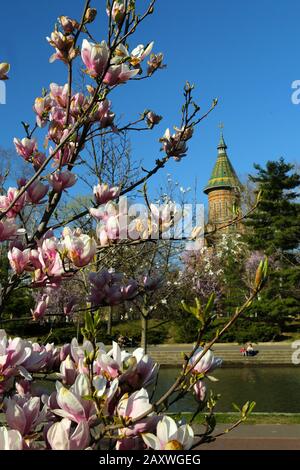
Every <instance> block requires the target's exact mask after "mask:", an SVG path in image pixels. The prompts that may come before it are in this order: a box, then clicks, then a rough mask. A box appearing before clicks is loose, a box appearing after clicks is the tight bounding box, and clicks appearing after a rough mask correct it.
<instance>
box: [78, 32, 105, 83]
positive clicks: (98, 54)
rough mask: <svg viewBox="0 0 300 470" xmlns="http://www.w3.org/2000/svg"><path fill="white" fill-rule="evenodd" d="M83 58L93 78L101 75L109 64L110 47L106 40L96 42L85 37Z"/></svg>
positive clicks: (87, 71)
mask: <svg viewBox="0 0 300 470" xmlns="http://www.w3.org/2000/svg"><path fill="white" fill-rule="evenodd" d="M81 58H82V61H83V63H84V64H85V66H86V73H87V74H88V75H90V76H91V77H93V78H96V77H99V76H101V75H102V74H103V72H104V71H105V68H106V66H107V63H108V58H109V48H108V46H107V44H106V42H105V41H102V42H101V43H100V44H94V43H92V42H89V41H87V39H84V40H83V41H82V48H81Z"/></svg>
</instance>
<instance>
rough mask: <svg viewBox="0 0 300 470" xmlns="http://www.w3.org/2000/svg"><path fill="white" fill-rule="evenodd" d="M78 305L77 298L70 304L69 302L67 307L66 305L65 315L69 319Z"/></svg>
mask: <svg viewBox="0 0 300 470" xmlns="http://www.w3.org/2000/svg"><path fill="white" fill-rule="evenodd" d="M76 303H77V298H76V297H72V298H71V299H70V300H69V302H67V303H66V304H65V305H64V308H63V310H64V315H66V316H67V317H70V316H71V315H72V313H73V311H74V308H75V306H76Z"/></svg>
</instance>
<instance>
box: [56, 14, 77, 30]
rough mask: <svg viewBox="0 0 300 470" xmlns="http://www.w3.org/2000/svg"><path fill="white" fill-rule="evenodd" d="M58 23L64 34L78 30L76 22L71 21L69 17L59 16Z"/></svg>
mask: <svg viewBox="0 0 300 470" xmlns="http://www.w3.org/2000/svg"><path fill="white" fill-rule="evenodd" d="M59 22H60V24H61V26H62V28H63V30H64V32H65V33H67V34H69V33H72V32H73V31H74V29H78V27H79V25H78V23H77V21H76V20H72V19H71V18H69V16H60V17H59Z"/></svg>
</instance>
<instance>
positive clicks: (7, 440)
mask: <svg viewBox="0 0 300 470" xmlns="http://www.w3.org/2000/svg"><path fill="white" fill-rule="evenodd" d="M22 449H23V438H22V436H21V434H20V433H19V431H16V430H14V429H10V430H8V429H7V428H6V427H4V426H1V427H0V450H22Z"/></svg>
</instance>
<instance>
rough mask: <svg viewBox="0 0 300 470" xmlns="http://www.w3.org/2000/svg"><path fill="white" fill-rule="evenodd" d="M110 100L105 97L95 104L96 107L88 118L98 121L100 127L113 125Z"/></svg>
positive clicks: (113, 116)
mask: <svg viewBox="0 0 300 470" xmlns="http://www.w3.org/2000/svg"><path fill="white" fill-rule="evenodd" d="M110 108H111V101H109V100H107V99H105V100H103V101H101V102H100V103H98V104H97V107H96V109H94V110H93V112H92V113H91V115H90V120H91V121H92V122H94V121H98V122H99V123H100V127H101V129H105V128H106V127H109V126H113V121H114V118H115V115H114V113H112V112H111V110H110Z"/></svg>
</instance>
